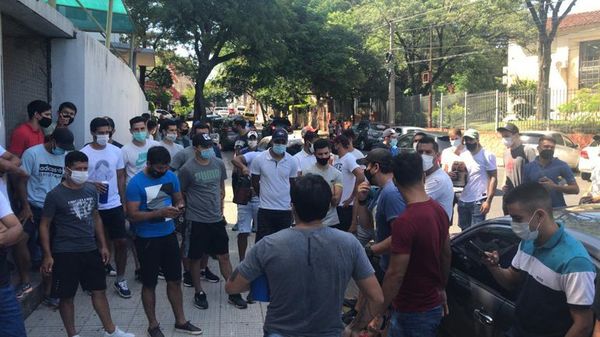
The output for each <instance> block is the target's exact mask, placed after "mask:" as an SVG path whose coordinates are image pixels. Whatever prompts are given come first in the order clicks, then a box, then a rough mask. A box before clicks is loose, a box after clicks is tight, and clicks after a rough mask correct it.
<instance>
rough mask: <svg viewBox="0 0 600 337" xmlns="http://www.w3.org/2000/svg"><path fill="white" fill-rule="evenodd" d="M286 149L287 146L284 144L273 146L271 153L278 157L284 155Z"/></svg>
mask: <svg viewBox="0 0 600 337" xmlns="http://www.w3.org/2000/svg"><path fill="white" fill-rule="evenodd" d="M286 149H287V146H285V144H273V152H275V153H277V154H278V155H282V154H284V153H285V150H286Z"/></svg>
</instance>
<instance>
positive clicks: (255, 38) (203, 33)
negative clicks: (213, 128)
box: [157, 0, 287, 119]
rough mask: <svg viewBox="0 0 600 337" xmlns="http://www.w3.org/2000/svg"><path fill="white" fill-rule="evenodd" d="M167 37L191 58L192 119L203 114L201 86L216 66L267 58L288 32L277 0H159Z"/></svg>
mask: <svg viewBox="0 0 600 337" xmlns="http://www.w3.org/2000/svg"><path fill="white" fill-rule="evenodd" d="M157 2H158V3H159V7H160V8H161V13H162V15H163V17H162V20H163V21H162V23H163V24H164V27H165V28H166V29H168V31H169V38H170V39H171V40H172V41H173V42H175V43H178V44H181V45H184V46H186V47H187V48H188V49H189V50H190V51H191V54H192V57H193V58H194V59H195V60H194V64H195V69H194V70H195V73H194V76H193V77H194V80H195V97H194V118H195V119H199V118H201V117H202V116H204V115H205V106H206V100H205V98H204V86H205V82H206V80H207V78H208V76H209V75H210V73H211V72H212V71H213V69H215V67H217V66H218V65H220V64H222V63H224V62H227V61H230V60H233V59H236V58H239V57H245V58H255V59H261V58H263V57H270V56H271V55H274V54H277V53H278V52H280V51H281V48H279V46H280V40H281V39H282V37H283V36H284V34H285V32H286V31H287V28H286V21H287V20H286V17H287V10H286V7H285V6H283V5H282V3H281V0H262V1H261V0H254V1H238V0H220V1H192V0H160V1H157Z"/></svg>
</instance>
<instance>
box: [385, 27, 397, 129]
mask: <svg viewBox="0 0 600 337" xmlns="http://www.w3.org/2000/svg"><path fill="white" fill-rule="evenodd" d="M389 25H390V50H389V51H388V58H387V61H388V67H389V74H390V82H389V88H388V123H390V124H392V125H393V124H395V120H396V71H395V69H394V34H395V29H394V23H393V22H389Z"/></svg>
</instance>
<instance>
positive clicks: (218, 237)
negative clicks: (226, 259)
mask: <svg viewBox="0 0 600 337" xmlns="http://www.w3.org/2000/svg"><path fill="white" fill-rule="evenodd" d="M226 225H227V223H226V222H225V220H221V221H219V222H214V223H203V222H195V221H190V222H189V223H188V226H191V231H190V236H189V238H188V240H189V250H188V253H187V257H188V258H190V259H194V260H195V259H199V258H201V257H202V256H203V255H204V254H208V255H224V254H228V253H229V236H227V229H226V228H225V227H226Z"/></svg>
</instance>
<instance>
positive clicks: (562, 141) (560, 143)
mask: <svg viewBox="0 0 600 337" xmlns="http://www.w3.org/2000/svg"><path fill="white" fill-rule="evenodd" d="M542 136H550V137H552V138H553V139H554V140H555V141H556V149H555V150H554V156H555V157H556V158H558V159H560V160H562V161H564V162H565V163H567V164H568V165H569V167H570V168H571V169H573V170H576V169H577V166H578V164H579V153H580V151H579V145H577V144H575V142H573V141H572V140H571V139H570V138H569V137H568V136H567V135H565V134H564V133H562V132H558V131H524V132H521V141H522V142H523V144H525V145H529V146H532V147H534V148H535V149H536V151H537V146H538V141H539V139H540V137H542Z"/></svg>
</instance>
